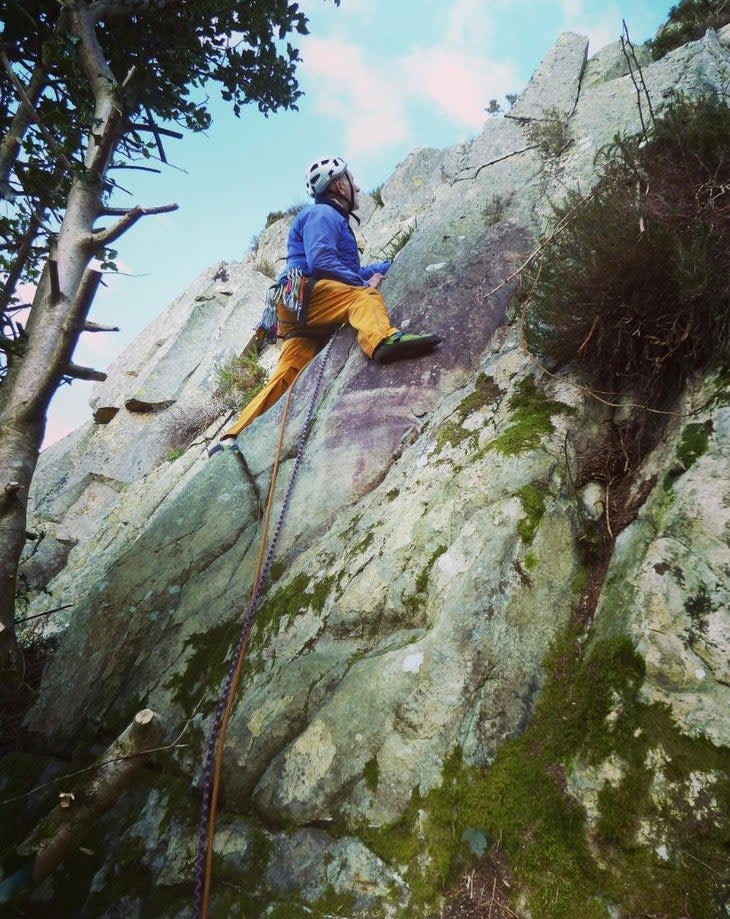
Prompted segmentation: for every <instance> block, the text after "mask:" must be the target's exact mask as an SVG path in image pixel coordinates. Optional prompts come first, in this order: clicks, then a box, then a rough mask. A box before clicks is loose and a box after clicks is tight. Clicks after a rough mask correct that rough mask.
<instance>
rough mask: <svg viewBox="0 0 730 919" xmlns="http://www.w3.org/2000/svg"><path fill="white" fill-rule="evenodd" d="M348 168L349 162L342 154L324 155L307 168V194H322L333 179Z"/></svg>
mask: <svg viewBox="0 0 730 919" xmlns="http://www.w3.org/2000/svg"><path fill="white" fill-rule="evenodd" d="M346 170H347V163H346V162H345V161H344V160H343V159H342V157H341V156H323V157H320V159H318V160H315V162H314V163H312V165H311V166H310V167H309V169H307V172H306V181H307V194H308V195H311V196H312V198H316V197H317V195H321V194H322V192H323V191H324V190H325V189H326V188H327V186H328V185H329V184H330V182H331V181H332V180H333V179H336V178H337V176H340V175H342V173H343V172H345V171H346Z"/></svg>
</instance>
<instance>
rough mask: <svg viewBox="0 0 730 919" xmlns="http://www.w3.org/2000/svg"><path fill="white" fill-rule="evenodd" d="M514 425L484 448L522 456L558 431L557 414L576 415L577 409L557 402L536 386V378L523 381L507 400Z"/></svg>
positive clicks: (506, 454)
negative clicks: (556, 427)
mask: <svg viewBox="0 0 730 919" xmlns="http://www.w3.org/2000/svg"><path fill="white" fill-rule="evenodd" d="M507 405H508V407H509V409H510V411H511V413H512V419H511V424H510V425H509V426H508V427H507V428H506V429H505V430H504V431H502V433H501V434H499V435H498V436H497V437H495V438H494V440H492V441H490V442H489V443H488V444H487V445H486V446H485V447H484V448H483V450H482V453H487V452H488V451H489V450H496V451H497V452H498V453H501V454H502V455H503V456H519V455H520V454H521V453H526V452H527V451H528V450H535V449H537V447H539V446H540V444H541V442H542V439H543V437H546V436H547V435H548V434H552V432H553V431H554V430H555V426H554V425H553V422H552V418H553V415H560V414H562V415H566V414H568V415H569V414H572V413H573V408H572V407H571V406H570V405H566V404H565V403H564V402H553V401H551V400H550V399H548V398H547V397H546V396H545V393H544V392H542V390H540V389H538V388H537V387H536V386H535V381H534V380H533V379H532V377H526V378H525V379H524V380H521V381H520V382H519V383H518V384H517V386H516V388H515V391H514V393H513V394H512V395H511V396H510V399H509V402H508V403H507Z"/></svg>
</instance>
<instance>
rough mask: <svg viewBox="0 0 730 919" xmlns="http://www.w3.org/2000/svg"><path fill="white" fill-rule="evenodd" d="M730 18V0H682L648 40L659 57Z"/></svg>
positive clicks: (720, 25) (650, 47) (719, 25)
mask: <svg viewBox="0 0 730 919" xmlns="http://www.w3.org/2000/svg"><path fill="white" fill-rule="evenodd" d="M729 22H730V0H680V2H679V3H678V4H677V5H676V6H673V7H672V8H671V9H670V11H669V18H668V19H667V22H666V24H665V25H664V27H663V28H662V29H660V30H659V32H658V34H657V36H656V38H654V39H653V40H652V41H649V42H647V44H648V46H649V49H650V51H651V53H652V57H653V58H654V60H655V61H658V60H659V58H662V57H664V55H665V54H668V53H669V52H670V51H673V50H674V49H675V48H679V47H681V46H682V45H684V44H686V43H687V42H689V41H695V40H696V39H698V38H702V36H703V35H704V34H705V32H706V31H707V30H708V29H715V30H717V29H721V28H722V27H723V26H724V25H727V24H728V23H729Z"/></svg>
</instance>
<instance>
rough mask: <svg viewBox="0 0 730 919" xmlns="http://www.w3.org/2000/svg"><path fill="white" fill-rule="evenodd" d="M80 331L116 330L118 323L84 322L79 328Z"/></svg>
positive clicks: (117, 329)
mask: <svg viewBox="0 0 730 919" xmlns="http://www.w3.org/2000/svg"><path fill="white" fill-rule="evenodd" d="M81 331H82V332H118V331H119V326H118V325H99V323H98V322H91V321H89V322H85V323H84V325H83V326H82V328H81Z"/></svg>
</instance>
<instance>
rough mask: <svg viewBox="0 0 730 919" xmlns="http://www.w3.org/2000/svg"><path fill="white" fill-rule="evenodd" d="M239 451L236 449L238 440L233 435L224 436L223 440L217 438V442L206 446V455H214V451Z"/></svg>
mask: <svg viewBox="0 0 730 919" xmlns="http://www.w3.org/2000/svg"><path fill="white" fill-rule="evenodd" d="M230 452H233V453H240V452H241V451H240V450H239V449H238V441H237V440H236V439H235V437H226V438H225V439H224V440H219V441H218V443H217V444H213V445H212V446H210V447H208V456H215V455H216V453H230Z"/></svg>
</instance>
